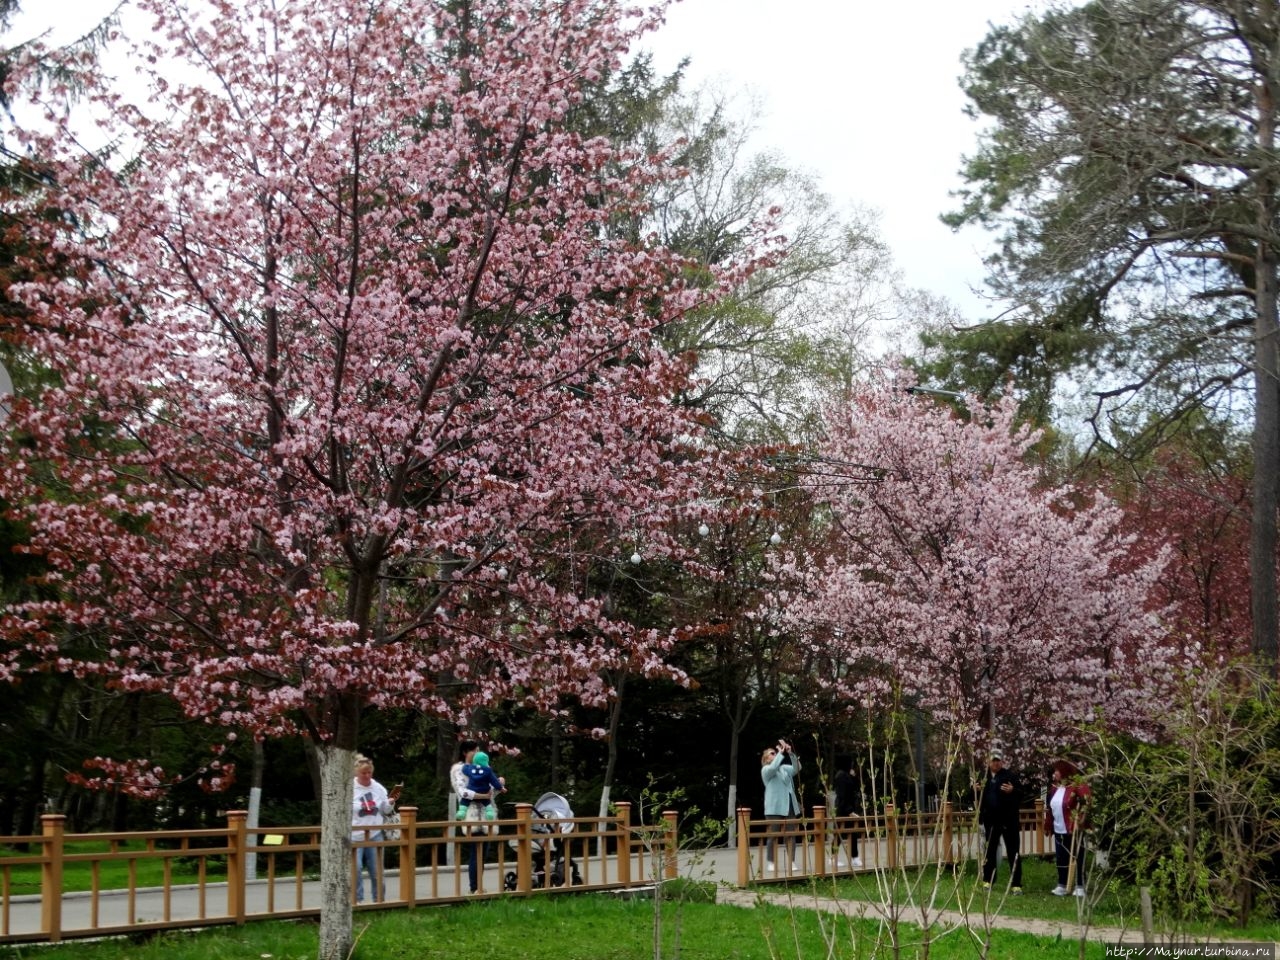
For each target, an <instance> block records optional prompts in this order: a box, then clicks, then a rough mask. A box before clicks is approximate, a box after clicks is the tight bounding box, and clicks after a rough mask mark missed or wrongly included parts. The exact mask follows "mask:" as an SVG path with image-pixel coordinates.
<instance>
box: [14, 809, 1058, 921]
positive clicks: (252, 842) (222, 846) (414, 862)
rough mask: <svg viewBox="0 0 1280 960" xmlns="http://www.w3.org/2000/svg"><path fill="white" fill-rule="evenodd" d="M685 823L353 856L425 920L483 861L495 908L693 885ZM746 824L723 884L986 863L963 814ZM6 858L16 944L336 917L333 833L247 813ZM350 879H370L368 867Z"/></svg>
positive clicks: (491, 836) (429, 833)
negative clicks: (674, 882) (472, 865)
mask: <svg viewBox="0 0 1280 960" xmlns="http://www.w3.org/2000/svg"><path fill="white" fill-rule="evenodd" d="M1042 816H1043V809H1042V805H1041V804H1037V807H1036V809H1035V810H1034V811H1030V810H1028V811H1024V814H1023V844H1022V851H1023V854H1024V855H1027V856H1030V855H1033V854H1044V853H1045V852H1046V850H1045V846H1046V841H1045V839H1044V837H1043V835H1042V834H1041V832H1040V829H1039V827H1040V821H1041V818H1042ZM677 821H678V817H677V814H676V813H675V812H672V811H668V812H665V813H663V815H662V818H661V820H659V821H658V822H657V823H654V824H650V825H633V824H632V823H631V805H630V804H629V803H619V804H616V805H615V807H614V810H613V813H612V814H611V815H610V816H607V817H571V818H565V819H545V818H540V817H538V818H535V816H534V812H533V807H532V806H531V805H529V804H517V805H516V808H515V815H514V816H513V817H511V818H507V819H501V820H496V821H493V822H492V823H490V824H488V825H487V828H488V830H490V831H492V832H490V833H485V834H481V835H476V836H471V835H468V834H466V833H464V832H463V831H464V829H466V827H467V825H466V824H458V823H456V822H455V821H452V820H447V821H419V820H418V819H417V810H416V809H415V808H413V807H404V808H402V809H401V823H400V824H398V825H397V826H395V827H394V828H393V829H396V830H398V831H399V834H398V836H397V837H396V839H380V840H374V839H371V838H370V839H366V840H356V841H353V842H352V844H351V847H352V849H353V850H355V849H357V848H360V847H373V848H375V849H377V850H378V852H379V859H380V861H381V871H382V886H383V895H382V896H380V897H379V898H378V900H377V901H376V902H366V903H361V904H353V905H352V906H353V908H354V909H356V910H361V911H364V910H378V909H387V908H396V907H398V908H405V909H414V908H415V907H418V906H422V905H426V904H434V903H448V902H454V901H457V900H461V899H465V898H466V897H468V896H470V895H471V894H470V880H469V876H468V869H467V866H466V864H467V861H468V860H469V859H470V857H471V856H472V855H474V856H475V857H476V858H477V875H476V880H477V888H478V889H477V891H476V892H477V894H478V895H481V896H493V895H498V894H504V895H508V896H540V895H546V894H554V893H557V892H566V891H579V890H616V889H633V888H636V887H640V886H649V885H651V884H654V883H656V882H658V881H661V880H668V879H674V878H675V877H676V876H677V875H678V872H679V862H678V854H679V853H680V850H679V837H678V827H677ZM737 826H738V829H737V838H738V839H737V849H736V851H735V850H720V851H717V852H716V858H717V859H718V860H719V861H720V866H719V868H718V871H719V873H718V876H719V879H721V880H725V881H728V882H731V883H732V882H736V883H737V884H738V885H739V886H747V885H749V884H751V883H756V882H761V881H765V882H768V881H772V880H788V879H796V878H800V877H808V876H818V877H822V876H835V875H838V874H841V873H847V872H850V871H851V870H853V869H854V868H853V867H852V865H851V864H850V862H849V858H848V855H847V854H848V846H849V841H850V840H851V838H853V837H855V836H856V837H857V839H858V842H859V853H860V856H861V859H862V861H863V867H862V868H863V869H895V868H898V867H901V866H909V865H913V864H915V865H920V864H926V863H954V862H957V861H960V860H972V859H975V858H977V857H980V856H981V854H982V852H983V851H982V832H981V830H980V828H979V827H978V826H977V824H976V822H975V820H974V815H973V813H972V812H968V813H958V812H954V811H953V810H952V808H951V806H950V805H949V804H944V805H943V807H942V809H941V810H939V811H937V812H936V813H908V812H901V811H898V810H896V809H895V808H894V807H893V806H891V805H886V806H885V807H884V808H883V811H882V812H881V813H879V814H877V815H875V816H866V817H834V816H828V814H827V811H826V809H825V808H824V807H816V808H815V809H814V811H813V815H812V816H810V817H798V818H795V819H790V820H753V819H752V818H751V811H750V810H749V809H746V808H743V809H740V810H739V811H738V824H737ZM376 829H377V828H370V830H369V831H366V832H367V833H369V834H372V832H373V831H375V830H376ZM1028 833H1030V834H1031V836H1030V837H1028V836H1027V834H1028ZM0 848H3V849H4V850H7V851H13V853H11V854H6V855H3V856H0V943H21V942H39V941H48V942H53V941H59V940H64V939H72V938H79V937H90V936H110V935H118V934H124V933H133V932H137V931H141V930H160V929H173V928H186V927H198V926H212V925H217V924H236V925H240V924H244V923H247V922H250V921H255V920H262V919H269V918H294V917H307V916H316V915H318V914H319V912H320V883H319V875H320V828H319V827H318V826H298V827H278V826H271V827H256V828H252V829H251V828H250V827H249V826H248V823H247V814H246V813H245V812H243V811H232V812H230V813H228V814H227V818H226V824H225V826H222V827H217V828H211V829H203V830H174V831H165V830H156V831H141V832H129V833H90V834H74V833H67V832H66V820H65V818H64V817H62V816H59V815H47V816H45V817H42V818H41V832H40V834H39V835H37V836H28V837H0ZM771 850H772V857H771V859H772V860H773V863H774V869H773V870H769V869H768V868H767V858H769V857H770V851H771ZM842 851H843V852H844V854H845V855H844V856H843V858H842V857H841V856H840V853H841V852H842ZM350 869H351V871H352V876H353V878H354V875H355V870H356V866H355V857H354V856H353V857H351V859H350ZM735 874H736V876H735ZM352 889H353V893H354V890H355V884H354V883H353V884H352Z"/></svg>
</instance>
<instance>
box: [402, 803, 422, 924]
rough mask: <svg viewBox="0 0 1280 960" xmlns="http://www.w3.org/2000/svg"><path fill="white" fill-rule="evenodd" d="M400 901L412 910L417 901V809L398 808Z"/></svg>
mask: <svg viewBox="0 0 1280 960" xmlns="http://www.w3.org/2000/svg"><path fill="white" fill-rule="evenodd" d="M400 899H401V900H403V901H404V902H405V903H407V904H408V905H409V909H410V910H412V909H413V908H414V907H415V906H417V901H418V808H417V807H401V808H400Z"/></svg>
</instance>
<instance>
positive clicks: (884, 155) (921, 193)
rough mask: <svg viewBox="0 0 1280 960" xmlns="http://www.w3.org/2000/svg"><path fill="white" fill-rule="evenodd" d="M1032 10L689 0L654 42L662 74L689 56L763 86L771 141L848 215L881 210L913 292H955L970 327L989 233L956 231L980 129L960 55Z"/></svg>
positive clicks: (1016, 4) (1003, 3) (697, 78)
mask: <svg viewBox="0 0 1280 960" xmlns="http://www.w3.org/2000/svg"><path fill="white" fill-rule="evenodd" d="M1036 6H1038V5H1032V4H1029V3H1028V2H1027V0H913V2H910V3H902V4H896V3H885V2H883V0H682V2H679V3H677V4H676V5H675V7H674V8H673V9H672V11H671V13H670V14H669V15H668V18H667V24H666V26H665V27H664V28H663V29H662V31H661V32H660V33H658V34H655V35H654V36H653V37H651V38H649V41H648V43H647V46H649V47H650V48H651V49H652V50H653V52H654V54H655V58H656V60H657V62H658V65H659V66H664V67H667V68H670V67H673V66H674V65H675V64H676V63H677V62H678V61H679V59H680V58H681V57H682V56H688V57H689V58H690V65H689V72H688V74H687V76H688V78H689V80H690V81H691V82H692V83H693V84H694V85H697V84H699V83H702V82H704V81H717V82H719V83H721V84H722V85H724V86H726V87H728V88H730V89H732V88H740V89H744V90H745V89H751V90H753V91H754V92H755V93H756V94H757V95H758V96H759V98H760V99H762V100H763V101H764V107H765V111H766V115H765V118H764V121H763V123H762V125H761V129H760V134H759V139H760V141H761V145H762V146H763V147H767V148H770V149H775V150H777V151H780V152H781V153H782V155H783V156H784V157H785V158H786V159H787V161H788V162H789V163H790V165H793V166H796V167H799V168H802V169H805V170H809V171H811V172H813V173H815V174H817V175H818V177H819V178H820V179H821V182H822V184H823V188H824V190H825V192H826V193H828V194H829V195H831V197H832V198H833V199H834V200H835V201H836V202H837V203H840V204H860V205H864V206H869V207H873V208H875V209H877V210H879V211H880V214H881V218H882V219H881V229H882V234H883V236H884V238H885V240H886V241H888V243H889V245H890V247H891V248H892V250H893V252H894V256H895V258H896V259H897V261H898V263H899V266H900V267H901V268H902V269H903V271H904V272H905V274H906V279H907V282H908V283H910V284H911V285H912V286H916V287H922V288H924V289H927V290H931V291H933V292H935V293H940V294H943V295H946V296H947V297H949V298H950V299H951V300H953V301H954V302H956V304H957V305H959V306H961V307H962V309H964V311H965V312H966V314H969V315H970V316H971V318H974V319H976V316H974V315H975V314H977V313H979V312H981V313H985V312H987V310H988V308H987V307H985V306H983V305H982V304H981V303H980V301H978V300H977V299H976V298H974V297H971V296H970V295H969V294H968V290H969V288H970V286H977V285H980V284H981V281H982V277H983V269H982V265H981V259H982V255H983V252H984V250H985V249H987V248H988V244H989V240H988V238H987V236H986V234H985V233H983V232H981V231H972V232H970V231H965V232H963V233H961V234H959V235H956V234H954V233H953V232H952V231H951V230H950V229H949V228H948V227H945V226H944V225H942V224H941V223H940V222H939V220H938V216H939V214H941V213H943V212H945V211H947V210H950V209H953V208H954V206H955V201H954V200H953V199H952V198H950V197H949V196H948V194H949V192H950V191H953V190H955V189H956V188H958V187H959V186H960V179H959V177H958V176H957V171H958V170H959V168H960V164H961V157H962V156H963V155H964V154H966V153H971V152H972V151H973V147H974V142H975V141H974V136H975V134H976V132H977V129H978V125H977V123H976V122H975V121H972V120H970V119H968V118H967V117H966V116H965V115H964V112H963V111H964V105H965V99H964V95H963V94H962V93H961V91H960V87H959V84H958V82H957V81H958V78H959V76H960V73H961V64H960V56H961V53H962V52H963V51H964V50H966V49H968V48H972V47H974V46H976V45H977V44H978V43H979V42H980V41H981V40H982V38H983V37H984V36H985V35H986V33H987V29H988V24H991V23H994V24H1005V23H1010V22H1012V21H1013V20H1014V19H1015V18H1016V17H1018V16H1020V15H1022V14H1024V13H1026V12H1028V11H1029V10H1032V9H1036Z"/></svg>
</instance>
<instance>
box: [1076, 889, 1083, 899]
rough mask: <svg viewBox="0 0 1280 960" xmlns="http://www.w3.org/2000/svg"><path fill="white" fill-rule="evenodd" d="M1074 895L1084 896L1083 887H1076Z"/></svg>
mask: <svg viewBox="0 0 1280 960" xmlns="http://www.w3.org/2000/svg"><path fill="white" fill-rule="evenodd" d="M1076 896H1077V897H1083V896H1084V887H1076Z"/></svg>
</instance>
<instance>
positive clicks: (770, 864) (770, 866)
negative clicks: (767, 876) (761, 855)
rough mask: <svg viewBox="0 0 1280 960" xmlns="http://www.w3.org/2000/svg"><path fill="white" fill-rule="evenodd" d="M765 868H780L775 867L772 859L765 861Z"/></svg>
mask: <svg viewBox="0 0 1280 960" xmlns="http://www.w3.org/2000/svg"><path fill="white" fill-rule="evenodd" d="M764 868H765V869H766V870H777V869H778V868H777V867H775V866H774V865H773V861H772V860H766V861H765V862H764Z"/></svg>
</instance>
